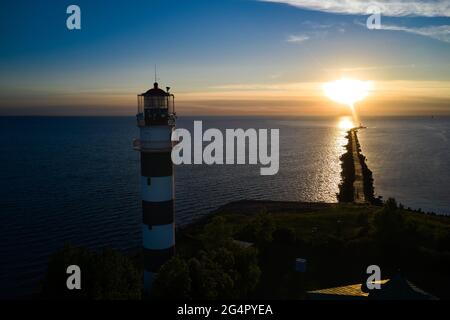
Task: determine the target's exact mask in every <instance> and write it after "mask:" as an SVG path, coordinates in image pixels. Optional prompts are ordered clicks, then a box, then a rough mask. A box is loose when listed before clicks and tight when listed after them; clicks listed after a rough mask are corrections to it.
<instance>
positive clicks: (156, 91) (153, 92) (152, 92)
mask: <svg viewBox="0 0 450 320" xmlns="http://www.w3.org/2000/svg"><path fill="white" fill-rule="evenodd" d="M168 95H169V93H167V92H166V91H164V90H163V89H160V88H159V87H158V82H155V83H154V84H153V88H152V89H149V90H148V91H147V92H145V93H143V94H142V96H146V97H167V96H168Z"/></svg>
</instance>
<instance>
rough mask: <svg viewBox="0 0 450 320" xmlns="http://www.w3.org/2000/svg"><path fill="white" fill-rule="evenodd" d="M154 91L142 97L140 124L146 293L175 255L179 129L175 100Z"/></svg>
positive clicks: (162, 91)
mask: <svg viewBox="0 0 450 320" xmlns="http://www.w3.org/2000/svg"><path fill="white" fill-rule="evenodd" d="M169 89H170V88H167V91H164V90H162V89H160V88H158V83H157V82H155V84H154V87H153V88H152V89H150V90H148V91H147V92H145V93H143V94H140V95H138V114H137V122H138V127H139V128H140V139H139V140H137V141H136V143H135V149H137V150H138V151H140V154H141V194H142V211H143V223H142V235H143V244H144V291H145V292H146V293H148V292H149V291H150V288H151V285H152V282H153V279H154V276H155V273H157V272H158V270H159V268H160V267H161V266H162V265H163V264H164V263H165V262H166V261H167V260H169V259H170V258H171V257H172V256H173V254H174V251H175V224H174V209H173V204H174V179H173V164H172V159H171V152H172V141H171V136H172V131H173V129H174V127H175V110H174V105H175V104H174V96H173V95H172V94H170V93H169Z"/></svg>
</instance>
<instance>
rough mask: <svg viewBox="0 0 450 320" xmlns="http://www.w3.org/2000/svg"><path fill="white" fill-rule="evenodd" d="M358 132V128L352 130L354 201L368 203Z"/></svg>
mask: <svg viewBox="0 0 450 320" xmlns="http://www.w3.org/2000/svg"><path fill="white" fill-rule="evenodd" d="M356 132H357V129H352V130H350V142H351V149H352V158H353V166H354V168H355V169H354V170H355V180H354V181H353V202H355V203H366V202H367V201H366V196H365V194H364V176H363V168H362V166H361V159H360V148H359V143H358V137H357V135H356Z"/></svg>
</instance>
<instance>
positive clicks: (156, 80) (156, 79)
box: [155, 64, 158, 82]
mask: <svg viewBox="0 0 450 320" xmlns="http://www.w3.org/2000/svg"><path fill="white" fill-rule="evenodd" d="M155 82H158V77H157V73H156V64H155Z"/></svg>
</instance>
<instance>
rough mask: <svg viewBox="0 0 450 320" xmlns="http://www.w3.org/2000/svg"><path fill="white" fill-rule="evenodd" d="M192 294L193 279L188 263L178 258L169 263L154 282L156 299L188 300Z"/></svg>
mask: <svg viewBox="0 0 450 320" xmlns="http://www.w3.org/2000/svg"><path fill="white" fill-rule="evenodd" d="M190 292H191V278H190V276H189V267H188V265H187V263H186V262H185V261H184V260H183V259H180V258H179V257H177V256H174V257H173V258H172V259H170V260H169V261H167V262H166V263H165V264H164V265H163V266H162V267H161V269H160V271H159V273H158V276H157V277H156V279H155V281H154V282H153V287H152V295H153V296H154V297H155V298H171V299H186V298H189V294H190Z"/></svg>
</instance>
